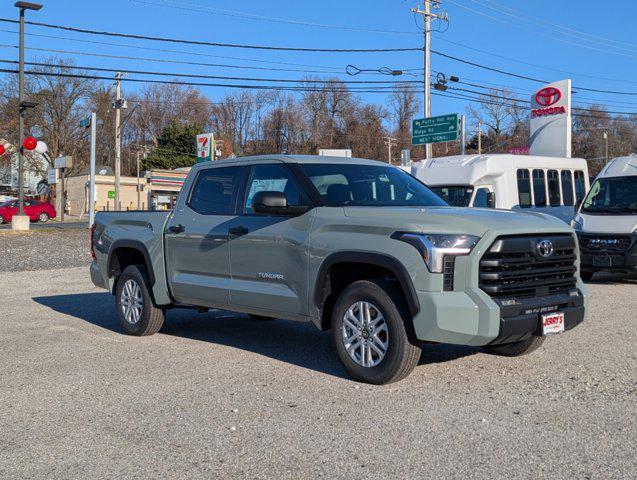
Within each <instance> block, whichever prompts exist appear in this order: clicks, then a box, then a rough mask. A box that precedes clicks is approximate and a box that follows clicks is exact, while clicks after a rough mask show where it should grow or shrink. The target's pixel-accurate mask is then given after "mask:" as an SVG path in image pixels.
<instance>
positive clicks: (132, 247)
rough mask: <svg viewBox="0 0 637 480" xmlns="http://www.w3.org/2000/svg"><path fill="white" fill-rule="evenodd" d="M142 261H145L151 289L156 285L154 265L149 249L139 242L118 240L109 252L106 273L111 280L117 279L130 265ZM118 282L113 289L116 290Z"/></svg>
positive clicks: (114, 283)
mask: <svg viewBox="0 0 637 480" xmlns="http://www.w3.org/2000/svg"><path fill="white" fill-rule="evenodd" d="M140 260H142V261H143V265H144V266H145V267H146V271H147V272H148V280H149V281H150V285H149V286H148V287H149V288H150V289H152V287H153V286H154V285H155V272H154V270H153V264H152V262H151V259H150V254H149V253H148V248H146V245H144V244H143V243H142V242H140V241H137V240H126V239H122V240H116V241H115V242H113V244H112V245H111V248H110V249H109V252H108V261H107V263H106V272H107V274H108V277H109V278H115V279H116V278H117V277H119V275H121V274H122V272H123V271H124V269H125V268H126V267H127V266H128V265H135V264H139V263H140ZM116 285H117V282H116V281H114V282H113V289H115V287H116Z"/></svg>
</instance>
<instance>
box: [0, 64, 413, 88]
mask: <svg viewBox="0 0 637 480" xmlns="http://www.w3.org/2000/svg"><path fill="white" fill-rule="evenodd" d="M0 63H12V64H18V63H19V62H18V61H17V60H7V59H0ZM24 63H25V65H34V66H40V67H51V68H64V69H75V70H92V71H96V72H122V73H131V74H138V75H158V76H167V77H184V78H207V79H213V80H232V81H249V82H279V83H323V84H387V83H389V84H392V86H393V85H396V84H398V85H401V84H403V85H404V84H421V83H422V81H419V80H404V81H389V80H330V79H326V80H315V79H312V78H308V79H290V78H284V79H278V78H255V77H227V76H220V75H201V74H189V73H175V72H152V71H148V70H127V69H122V68H104V67H84V66H78V65H61V64H51V63H43V62H24ZM382 88H385V87H382Z"/></svg>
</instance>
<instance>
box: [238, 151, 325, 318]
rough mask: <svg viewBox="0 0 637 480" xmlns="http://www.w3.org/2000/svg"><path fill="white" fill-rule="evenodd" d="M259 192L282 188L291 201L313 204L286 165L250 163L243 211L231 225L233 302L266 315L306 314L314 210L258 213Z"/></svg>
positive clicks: (241, 208)
mask: <svg viewBox="0 0 637 480" xmlns="http://www.w3.org/2000/svg"><path fill="white" fill-rule="evenodd" d="M261 191H277V192H283V193H284V194H285V196H286V198H287V203H288V205H294V206H300V205H307V206H309V205H310V203H309V196H308V195H307V193H306V192H305V191H304V190H303V188H302V187H301V183H300V181H299V180H298V179H297V177H296V175H295V174H294V172H293V170H292V169H291V168H290V167H289V166H288V165H286V164H284V163H282V162H281V163H274V162H273V163H264V164H255V165H253V166H252V167H251V169H250V174H249V177H248V182H247V186H246V189H245V194H244V196H243V198H242V199H241V200H240V203H239V209H240V215H238V216H237V217H236V218H235V219H234V220H233V221H232V223H231V226H230V265H231V271H232V283H231V287H230V300H231V302H232V304H233V305H236V306H244V307H249V308H250V309H256V310H259V311H260V312H261V313H263V314H264V315H267V313H268V312H270V313H271V314H272V316H277V315H283V314H291V315H307V299H308V293H307V292H308V290H307V289H308V285H307V283H308V276H307V269H308V241H309V233H310V228H311V226H312V220H313V218H314V213H313V211H312V210H310V211H307V212H306V213H304V214H302V215H297V216H286V215H269V214H258V213H255V212H254V211H253V209H252V199H253V197H254V195H255V194H256V193H258V192H261Z"/></svg>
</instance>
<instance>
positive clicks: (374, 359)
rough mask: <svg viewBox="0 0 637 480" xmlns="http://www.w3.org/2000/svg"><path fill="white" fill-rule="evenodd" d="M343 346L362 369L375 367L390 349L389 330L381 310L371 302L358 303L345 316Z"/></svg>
mask: <svg viewBox="0 0 637 480" xmlns="http://www.w3.org/2000/svg"><path fill="white" fill-rule="evenodd" d="M342 338H343V345H344V346H345V350H347V353H348V354H349V356H350V357H351V358H352V360H354V361H355V362H356V363H357V364H358V365H360V366H362V367H375V366H376V365H378V364H379V363H380V362H382V361H383V359H384V358H385V355H386V353H387V349H388V348H389V330H388V329H387V323H386V322H385V318H384V317H383V314H382V313H380V310H379V309H378V308H377V307H376V306H375V305H374V304H372V303H369V302H356V303H355V304H354V305H352V306H351V307H349V308H348V309H347V312H345V315H344V316H343V327H342Z"/></svg>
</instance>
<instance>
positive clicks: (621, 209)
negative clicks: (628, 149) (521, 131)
mask: <svg viewBox="0 0 637 480" xmlns="http://www.w3.org/2000/svg"><path fill="white" fill-rule="evenodd" d="M571 225H572V226H573V228H574V229H575V231H576V232H577V235H578V237H579V244H580V251H581V254H582V258H581V269H582V272H581V274H582V278H583V279H585V280H586V279H590V278H591V277H592V276H593V274H594V273H595V272H599V271H609V272H620V273H628V272H637V155H635V154H633V155H630V156H628V157H619V158H615V159H613V160H611V161H610V162H609V163H608V164H607V165H606V166H605V167H604V168H603V169H602V171H601V172H600V173H599V175H598V176H597V178H596V179H595V181H594V182H593V186H592V187H591V189H590V191H589V192H588V195H587V196H586V198H585V199H584V201H583V202H582V205H581V206H580V208H579V211H578V212H577V215H576V216H575V218H574V219H573V221H572V222H571Z"/></svg>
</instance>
